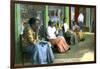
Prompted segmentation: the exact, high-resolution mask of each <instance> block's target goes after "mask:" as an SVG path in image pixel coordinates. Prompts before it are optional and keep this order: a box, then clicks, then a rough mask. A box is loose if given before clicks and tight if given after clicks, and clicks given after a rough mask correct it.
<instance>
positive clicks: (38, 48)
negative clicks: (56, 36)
mask: <svg viewBox="0 0 100 69" xmlns="http://www.w3.org/2000/svg"><path fill="white" fill-rule="evenodd" d="M24 26H25V29H24V31H23V49H24V51H25V52H27V53H28V54H29V55H30V56H31V58H32V63H33V64H48V63H52V62H53V59H54V56H53V52H52V49H51V47H50V45H49V44H48V42H46V41H41V40H39V38H38V36H39V35H38V33H39V29H40V20H39V19H37V18H35V17H33V18H30V19H29V22H28V23H27V25H24Z"/></svg>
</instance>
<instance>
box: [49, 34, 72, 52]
mask: <svg viewBox="0 0 100 69" xmlns="http://www.w3.org/2000/svg"><path fill="white" fill-rule="evenodd" d="M50 42H51V44H53V45H54V46H57V49H58V51H59V52H60V53H63V52H66V51H68V50H69V48H70V46H69V45H68V44H67V43H66V40H65V39H64V37H62V36H59V37H57V38H56V39H50Z"/></svg>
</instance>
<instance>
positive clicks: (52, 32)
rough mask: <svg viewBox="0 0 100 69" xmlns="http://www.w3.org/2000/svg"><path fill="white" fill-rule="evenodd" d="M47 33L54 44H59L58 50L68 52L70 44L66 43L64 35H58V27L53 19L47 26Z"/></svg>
mask: <svg viewBox="0 0 100 69" xmlns="http://www.w3.org/2000/svg"><path fill="white" fill-rule="evenodd" d="M47 35H48V39H49V41H50V42H51V44H53V45H54V46H57V48H58V51H59V52H60V53H63V52H66V51H67V50H69V48H70V47H69V45H68V44H67V43H66V41H65V39H64V37H62V36H56V35H57V33H56V28H55V26H54V23H53V22H52V21H49V26H48V28H47Z"/></svg>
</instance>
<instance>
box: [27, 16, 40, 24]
mask: <svg viewBox="0 0 100 69" xmlns="http://www.w3.org/2000/svg"><path fill="white" fill-rule="evenodd" d="M36 20H39V19H36V18H35V17H32V18H30V19H29V21H28V23H29V25H30V26H32V25H33V24H35V23H36Z"/></svg>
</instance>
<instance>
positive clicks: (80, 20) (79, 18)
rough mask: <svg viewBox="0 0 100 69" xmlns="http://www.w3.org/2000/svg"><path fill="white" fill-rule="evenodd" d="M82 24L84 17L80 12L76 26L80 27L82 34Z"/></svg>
mask: <svg viewBox="0 0 100 69" xmlns="http://www.w3.org/2000/svg"><path fill="white" fill-rule="evenodd" d="M83 22H84V15H83V13H82V12H80V14H79V16H78V24H79V26H80V32H82V28H83Z"/></svg>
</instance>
